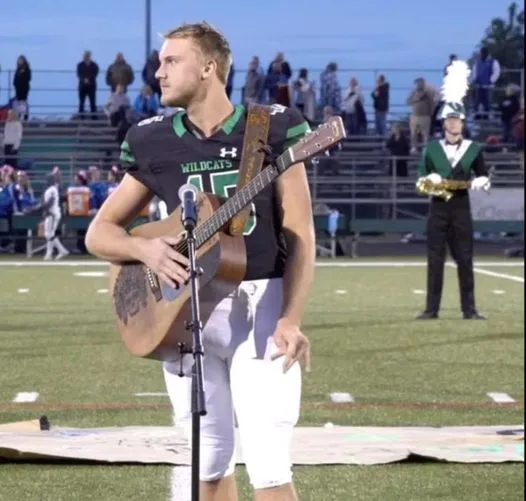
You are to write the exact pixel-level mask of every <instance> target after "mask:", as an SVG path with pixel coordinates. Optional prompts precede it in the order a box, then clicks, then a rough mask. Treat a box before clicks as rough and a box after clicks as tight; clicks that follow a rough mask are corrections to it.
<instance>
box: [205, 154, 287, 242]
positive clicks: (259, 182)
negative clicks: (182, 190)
mask: <svg viewBox="0 0 526 501" xmlns="http://www.w3.org/2000/svg"><path fill="white" fill-rule="evenodd" d="M278 160H279V159H278ZM278 176H279V171H278V169H277V168H276V167H275V166H274V165H269V166H268V167H266V168H265V169H263V170H262V171H261V172H260V173H259V174H258V175H257V176H255V177H254V178H253V179H252V180H251V181H250V182H249V183H247V184H246V185H245V186H243V188H241V189H240V190H239V191H237V192H236V193H235V194H234V195H233V196H232V197H230V198H229V199H227V200H226V202H225V203H224V204H223V205H221V207H219V209H218V210H217V211H216V212H215V213H214V214H213V215H212V216H210V217H209V218H208V219H207V220H206V221H204V222H203V223H202V224H201V225H199V227H198V228H197V229H196V235H195V239H196V244H197V247H200V246H201V245H203V244H204V243H205V242H206V241H207V240H209V239H210V238H211V237H212V236H213V235H214V234H215V233H217V232H218V231H219V230H220V229H221V228H222V227H223V226H224V225H225V224H226V223H228V222H229V221H230V220H231V219H232V218H233V217H234V216H235V215H236V214H238V213H239V212H241V211H242V210H243V209H244V208H245V207H246V206H247V205H249V204H250V203H251V202H252V200H254V198H256V197H257V196H258V195H259V194H260V193H261V192H262V191H263V190H264V189H265V188H266V187H267V186H268V185H269V184H271V183H272V182H273V181H274V179H276V178H277V177H278Z"/></svg>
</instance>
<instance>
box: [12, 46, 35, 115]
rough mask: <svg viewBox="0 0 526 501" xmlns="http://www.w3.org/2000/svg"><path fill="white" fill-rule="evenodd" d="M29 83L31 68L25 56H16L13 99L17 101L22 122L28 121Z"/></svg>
mask: <svg viewBox="0 0 526 501" xmlns="http://www.w3.org/2000/svg"><path fill="white" fill-rule="evenodd" d="M30 82H31V67H30V66H29V63H28V62H27V59H26V57H25V56H18V59H17V61H16V70H15V76H14V77H13V87H14V88H15V99H16V101H17V106H16V107H17V109H18V110H20V111H19V113H21V115H22V117H23V119H24V120H27V119H28V110H29V106H28V104H27V97H28V96H29V89H30ZM22 110H23V112H22Z"/></svg>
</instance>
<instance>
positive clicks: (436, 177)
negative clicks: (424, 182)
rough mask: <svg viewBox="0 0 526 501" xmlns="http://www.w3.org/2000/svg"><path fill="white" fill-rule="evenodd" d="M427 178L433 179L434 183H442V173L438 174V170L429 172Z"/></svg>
mask: <svg viewBox="0 0 526 501" xmlns="http://www.w3.org/2000/svg"><path fill="white" fill-rule="evenodd" d="M426 179H428V180H429V181H431V182H432V183H433V184H440V183H441V182H442V176H440V174H437V173H436V172H433V173H432V174H428V175H427V176H426Z"/></svg>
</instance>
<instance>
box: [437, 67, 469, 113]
mask: <svg viewBox="0 0 526 501" xmlns="http://www.w3.org/2000/svg"><path fill="white" fill-rule="evenodd" d="M470 74H471V70H470V69H469V66H468V65H467V63H466V62H465V61H460V60H456V61H453V62H452V63H451V64H450V65H449V66H448V68H447V74H446V76H445V77H444V80H443V83H442V87H441V89H440V92H441V95H442V101H444V106H443V107H442V112H441V118H447V117H448V116H456V117H459V118H462V119H464V118H466V112H465V109H464V103H463V101H464V97H465V96H466V94H467V92H468V89H469V76H470Z"/></svg>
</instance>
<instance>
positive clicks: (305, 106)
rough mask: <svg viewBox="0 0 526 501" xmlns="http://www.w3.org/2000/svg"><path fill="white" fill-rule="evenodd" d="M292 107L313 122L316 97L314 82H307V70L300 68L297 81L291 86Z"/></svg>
mask: <svg viewBox="0 0 526 501" xmlns="http://www.w3.org/2000/svg"><path fill="white" fill-rule="evenodd" d="M293 90H294V95H295V97H294V106H296V108H298V109H299V110H300V111H301V113H302V114H303V116H304V117H305V118H306V119H307V120H308V121H309V122H313V121H314V118H315V115H316V95H315V92H314V82H311V81H310V80H309V72H308V71H307V68H301V70H300V72H299V75H298V79H297V80H296V81H295V82H294V84H293Z"/></svg>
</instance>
